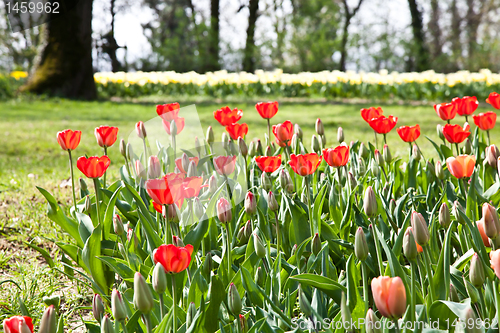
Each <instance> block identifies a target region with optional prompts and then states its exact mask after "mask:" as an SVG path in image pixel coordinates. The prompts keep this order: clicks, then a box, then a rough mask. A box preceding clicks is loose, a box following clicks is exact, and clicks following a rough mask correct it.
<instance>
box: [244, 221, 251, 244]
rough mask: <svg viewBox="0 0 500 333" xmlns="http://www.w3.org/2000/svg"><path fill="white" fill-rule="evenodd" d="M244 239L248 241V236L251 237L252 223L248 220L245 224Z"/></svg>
mask: <svg viewBox="0 0 500 333" xmlns="http://www.w3.org/2000/svg"><path fill="white" fill-rule="evenodd" d="M244 231H245V238H246V239H247V240H248V239H249V238H250V236H252V231H253V230H252V221H250V220H248V221H247V223H245V230H244Z"/></svg>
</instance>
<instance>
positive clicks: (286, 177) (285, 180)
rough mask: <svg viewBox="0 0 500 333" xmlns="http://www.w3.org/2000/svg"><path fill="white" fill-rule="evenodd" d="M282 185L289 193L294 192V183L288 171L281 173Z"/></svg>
mask: <svg viewBox="0 0 500 333" xmlns="http://www.w3.org/2000/svg"><path fill="white" fill-rule="evenodd" d="M280 185H281V188H282V189H284V190H285V191H286V192H287V193H292V192H293V182H292V179H291V178H290V173H289V172H288V170H287V169H281V171H280Z"/></svg>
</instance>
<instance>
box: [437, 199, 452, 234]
mask: <svg viewBox="0 0 500 333" xmlns="http://www.w3.org/2000/svg"><path fill="white" fill-rule="evenodd" d="M450 222H451V217H450V208H449V207H448V205H447V204H446V202H443V204H442V205H441V207H439V224H440V225H441V226H442V227H443V228H445V229H448V227H449V226H450Z"/></svg>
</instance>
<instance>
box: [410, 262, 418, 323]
mask: <svg viewBox="0 0 500 333" xmlns="http://www.w3.org/2000/svg"><path fill="white" fill-rule="evenodd" d="M410 267H411V287H410V288H411V289H410V290H411V291H410V292H411V300H410V321H411V323H412V326H413V324H414V323H415V301H416V299H415V297H416V296H417V294H416V290H415V262H414V261H411V262H410Z"/></svg>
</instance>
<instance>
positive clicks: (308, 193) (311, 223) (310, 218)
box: [305, 176, 314, 237]
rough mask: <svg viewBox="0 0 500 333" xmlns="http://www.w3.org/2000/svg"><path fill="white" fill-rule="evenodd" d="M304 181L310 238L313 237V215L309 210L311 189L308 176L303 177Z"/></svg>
mask: <svg viewBox="0 0 500 333" xmlns="http://www.w3.org/2000/svg"><path fill="white" fill-rule="evenodd" d="M305 180H306V191H307V208H308V213H309V223H310V227H311V237H312V236H314V225H313V218H312V216H313V214H312V210H311V187H310V186H309V176H306V177H305Z"/></svg>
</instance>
